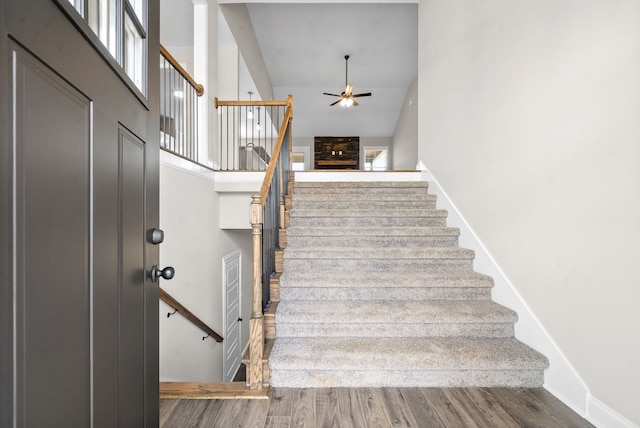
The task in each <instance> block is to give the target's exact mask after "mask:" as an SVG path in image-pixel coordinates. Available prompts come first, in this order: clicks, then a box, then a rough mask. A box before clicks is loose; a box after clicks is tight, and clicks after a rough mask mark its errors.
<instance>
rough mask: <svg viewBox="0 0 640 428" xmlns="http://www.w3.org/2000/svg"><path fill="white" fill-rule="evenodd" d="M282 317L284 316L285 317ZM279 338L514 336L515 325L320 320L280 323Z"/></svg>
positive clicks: (278, 324)
mask: <svg viewBox="0 0 640 428" xmlns="http://www.w3.org/2000/svg"><path fill="white" fill-rule="evenodd" d="M281 318H282V317H281ZM276 328H277V331H278V337H318V338H323V337H359V338H362V337H423V338H424V337H471V336H472V337H510V336H513V322H511V323H485V324H479V323H472V324H466V323H465V324H459V323H438V324H434V323H420V324H410V323H405V324H388V323H375V324H352V323H346V324H342V323H340V324H337V323H335V324H334V323H326V322H324V321H323V320H318V321H317V322H316V323H304V324H303V323H299V322H298V323H296V322H292V323H289V322H287V320H286V319H284V320H282V321H281V320H280V319H278V320H277V327H276Z"/></svg>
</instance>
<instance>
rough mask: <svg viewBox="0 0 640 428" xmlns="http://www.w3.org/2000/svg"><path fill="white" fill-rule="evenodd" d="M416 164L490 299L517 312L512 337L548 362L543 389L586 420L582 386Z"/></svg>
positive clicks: (468, 229) (453, 208)
mask: <svg viewBox="0 0 640 428" xmlns="http://www.w3.org/2000/svg"><path fill="white" fill-rule="evenodd" d="M418 165H419V168H420V169H421V174H422V179H423V180H424V181H428V182H429V193H431V194H434V195H437V196H438V208H439V209H445V210H447V211H448V213H449V215H448V217H447V222H448V224H449V226H452V227H457V228H459V229H460V246H461V247H465V248H468V249H471V250H474V251H475V253H476V258H475V261H474V269H475V270H476V271H477V272H480V273H483V274H485V275H489V276H491V277H492V278H493V280H494V282H495V286H494V288H493V292H492V298H493V300H494V301H495V302H497V303H499V304H501V305H504V306H506V307H508V308H510V309H512V310H514V311H516V312H517V313H518V322H517V323H516V325H515V336H516V338H517V339H518V340H520V341H522V342H523V343H526V344H527V345H529V346H531V347H532V348H534V349H535V350H537V351H538V352H540V353H542V354H543V355H544V356H546V357H547V358H548V359H549V368H548V369H547V370H546V371H545V374H544V387H545V389H547V390H548V391H549V392H551V393H552V394H553V395H555V396H556V397H557V398H558V399H560V400H561V401H562V402H563V403H565V404H566V405H567V406H569V407H570V408H571V409H572V410H573V411H575V412H576V413H578V414H579V415H581V416H583V417H585V418H586V416H587V398H588V397H589V396H590V392H589V388H588V387H587V385H586V383H585V382H584V381H583V380H582V378H581V377H580V375H579V374H578V372H577V371H576V370H575V368H574V367H573V366H572V365H571V363H570V362H569V360H568V359H567V357H566V356H565V355H564V354H563V353H562V351H561V350H560V348H559V347H558V345H557V344H556V343H555V342H554V340H553V338H552V337H551V336H550V335H549V333H548V332H547V331H546V330H545V328H544V327H543V326H542V324H541V323H540V321H539V320H538V318H537V317H536V316H535V314H534V313H533V311H532V310H531V308H530V307H529V306H528V305H527V303H526V302H525V301H524V299H523V298H522V296H521V295H520V293H518V291H517V290H516V289H515V287H514V286H513V284H512V283H511V281H510V280H509V278H507V276H506V274H505V273H504V272H503V271H502V269H501V268H500V266H498V264H497V263H496V261H495V260H494V258H493V257H492V255H491V254H490V253H489V251H488V250H487V249H486V248H485V246H484V245H483V244H482V242H481V241H480V239H478V236H477V235H476V234H475V232H474V231H473V230H472V229H471V227H470V226H469V224H468V223H467V221H466V220H465V218H464V217H463V216H462V214H461V213H460V211H458V209H457V208H456V206H455V204H454V203H453V202H452V201H451V199H450V198H449V196H448V195H447V193H446V192H445V191H444V189H442V188H441V187H440V184H439V183H438V180H437V179H436V178H435V177H434V176H433V175H432V174H431V172H430V171H429V170H428V169H427V168H426V167H425V166H424V164H422V163H419V164H418Z"/></svg>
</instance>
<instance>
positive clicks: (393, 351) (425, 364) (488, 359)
mask: <svg viewBox="0 0 640 428" xmlns="http://www.w3.org/2000/svg"><path fill="white" fill-rule="evenodd" d="M271 361H272V362H273V366H272V367H277V368H278V369H282V370H292V369H296V370H305V369H308V368H310V367H313V368H315V369H328V370H341V369H346V370H350V369H352V370H367V369H377V370H398V369H406V370H446V369H458V370H496V369H521V368H526V369H543V368H545V367H547V366H548V364H549V363H548V360H547V359H546V358H545V357H544V356H543V355H541V354H540V353H538V352H536V351H534V350H533V349H531V348H529V347H528V346H526V345H524V344H523V343H521V342H519V341H518V340H516V339H514V338H469V337H454V338H446V337H436V338H412V339H411V340H406V338H402V337H392V338H389V337H374V338H362V339H356V338H344V337H328V338H326V339H325V340H316V339H315V338H299V337H283V338H278V339H277V340H276V342H275V345H274V347H273V350H272V351H271Z"/></svg>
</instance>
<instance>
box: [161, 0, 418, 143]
mask: <svg viewBox="0 0 640 428" xmlns="http://www.w3.org/2000/svg"><path fill="white" fill-rule="evenodd" d="M255 1H258V2H257V3H247V4H246V8H247V11H248V14H249V17H250V21H251V25H252V26H253V30H254V32H255V35H256V39H257V42H258V44H259V48H260V51H261V53H262V57H263V61H264V64H265V65H266V69H267V72H268V74H269V78H270V80H271V84H272V86H273V94H274V98H275V99H285V98H286V97H287V95H288V94H291V95H293V100H294V112H295V117H294V132H295V135H297V136H317V135H325V136H329V135H334V136H351V135H358V136H363V137H390V136H392V135H393V132H394V129H395V126H396V123H397V120H398V116H399V113H400V110H401V108H402V104H403V102H404V100H405V97H406V93H407V89H408V88H409V86H410V85H411V84H412V83H413V82H414V80H415V79H416V78H417V74H418V58H417V57H418V5H417V3H415V2H414V3H403V2H401V1H402V0H388V1H389V3H361V2H358V1H360V0H355V1H356V2H354V3H342V2H332V3H310V2H305V0H300V2H299V3H298V2H294V3H267V2H265V1H268V0H255ZM294 1H295V0H294ZM405 1H407V0H405ZM161 2H162V3H161V7H162V8H165V12H167V8H177V9H180V8H182V9H183V11H182V12H180V11H179V10H177V11H176V12H173V11H171V12H170V13H163V14H164V15H165V16H167V15H168V16H171V17H172V18H175V17H176V15H175V14H177V13H182V14H186V16H185V19H187V20H188V19H191V22H193V21H192V19H193V18H192V17H191V18H189V16H188V15H189V13H188V12H184V8H185V3H191V1H190V0H161ZM219 3H221V4H222V3H237V1H236V0H219ZM187 8H188V7H187ZM168 30H169V29H167V28H165V29H163V30H162V32H163V33H165V34H166V33H168ZM171 31H172V32H175V33H177V35H176V37H178V35H179V34H180V33H181V32H186V33H187V36H186V38H188V32H189V31H190V29H189V28H183V29H171ZM172 37H173V36H172ZM226 37H227V36H221V40H223V39H225V38H226ZM182 38H183V39H184V38H185V37H182ZM180 43H182V41H181V42H180ZM178 46H182V44H178ZM345 55H350V59H349V82H348V83H350V84H352V85H353V91H354V93H361V92H372V93H373V95H372V96H371V97H366V98H359V99H358V101H359V102H360V105H359V106H358V107H355V108H354V107H349V108H345V107H341V106H340V105H335V106H333V107H330V106H329V104H331V103H332V102H333V101H335V100H336V98H334V97H329V96H326V95H323V92H331V93H336V94H340V93H341V92H342V91H344V89H345V60H344V56H345ZM248 77H250V75H249V73H246V72H244V73H241V81H240V84H239V87H240V94H239V97H240V98H241V99H248V95H247V94H246V91H248V90H254V86H253V84H252V82H249V81H247V78H248ZM253 99H256V97H255V95H254V97H253Z"/></svg>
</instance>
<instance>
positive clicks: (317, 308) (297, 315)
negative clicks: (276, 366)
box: [276, 300, 518, 328]
mask: <svg viewBox="0 0 640 428" xmlns="http://www.w3.org/2000/svg"><path fill="white" fill-rule="evenodd" d="M276 318H277V320H278V323H281V322H282V323H335V322H338V321H339V322H340V323H347V324H368V325H373V326H374V328H375V325H376V324H379V323H389V324H423V323H505V322H510V323H514V322H516V321H517V320H518V316H517V315H516V313H515V312H514V311H512V310H511V309H507V308H505V307H504V306H501V305H498V304H497V303H495V302H492V301H489V300H481V301H456V300H432V301H400V302H397V301H396V302H387V301H321V302H312V301H287V302H281V303H280V305H279V306H278V312H277V315H276Z"/></svg>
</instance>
